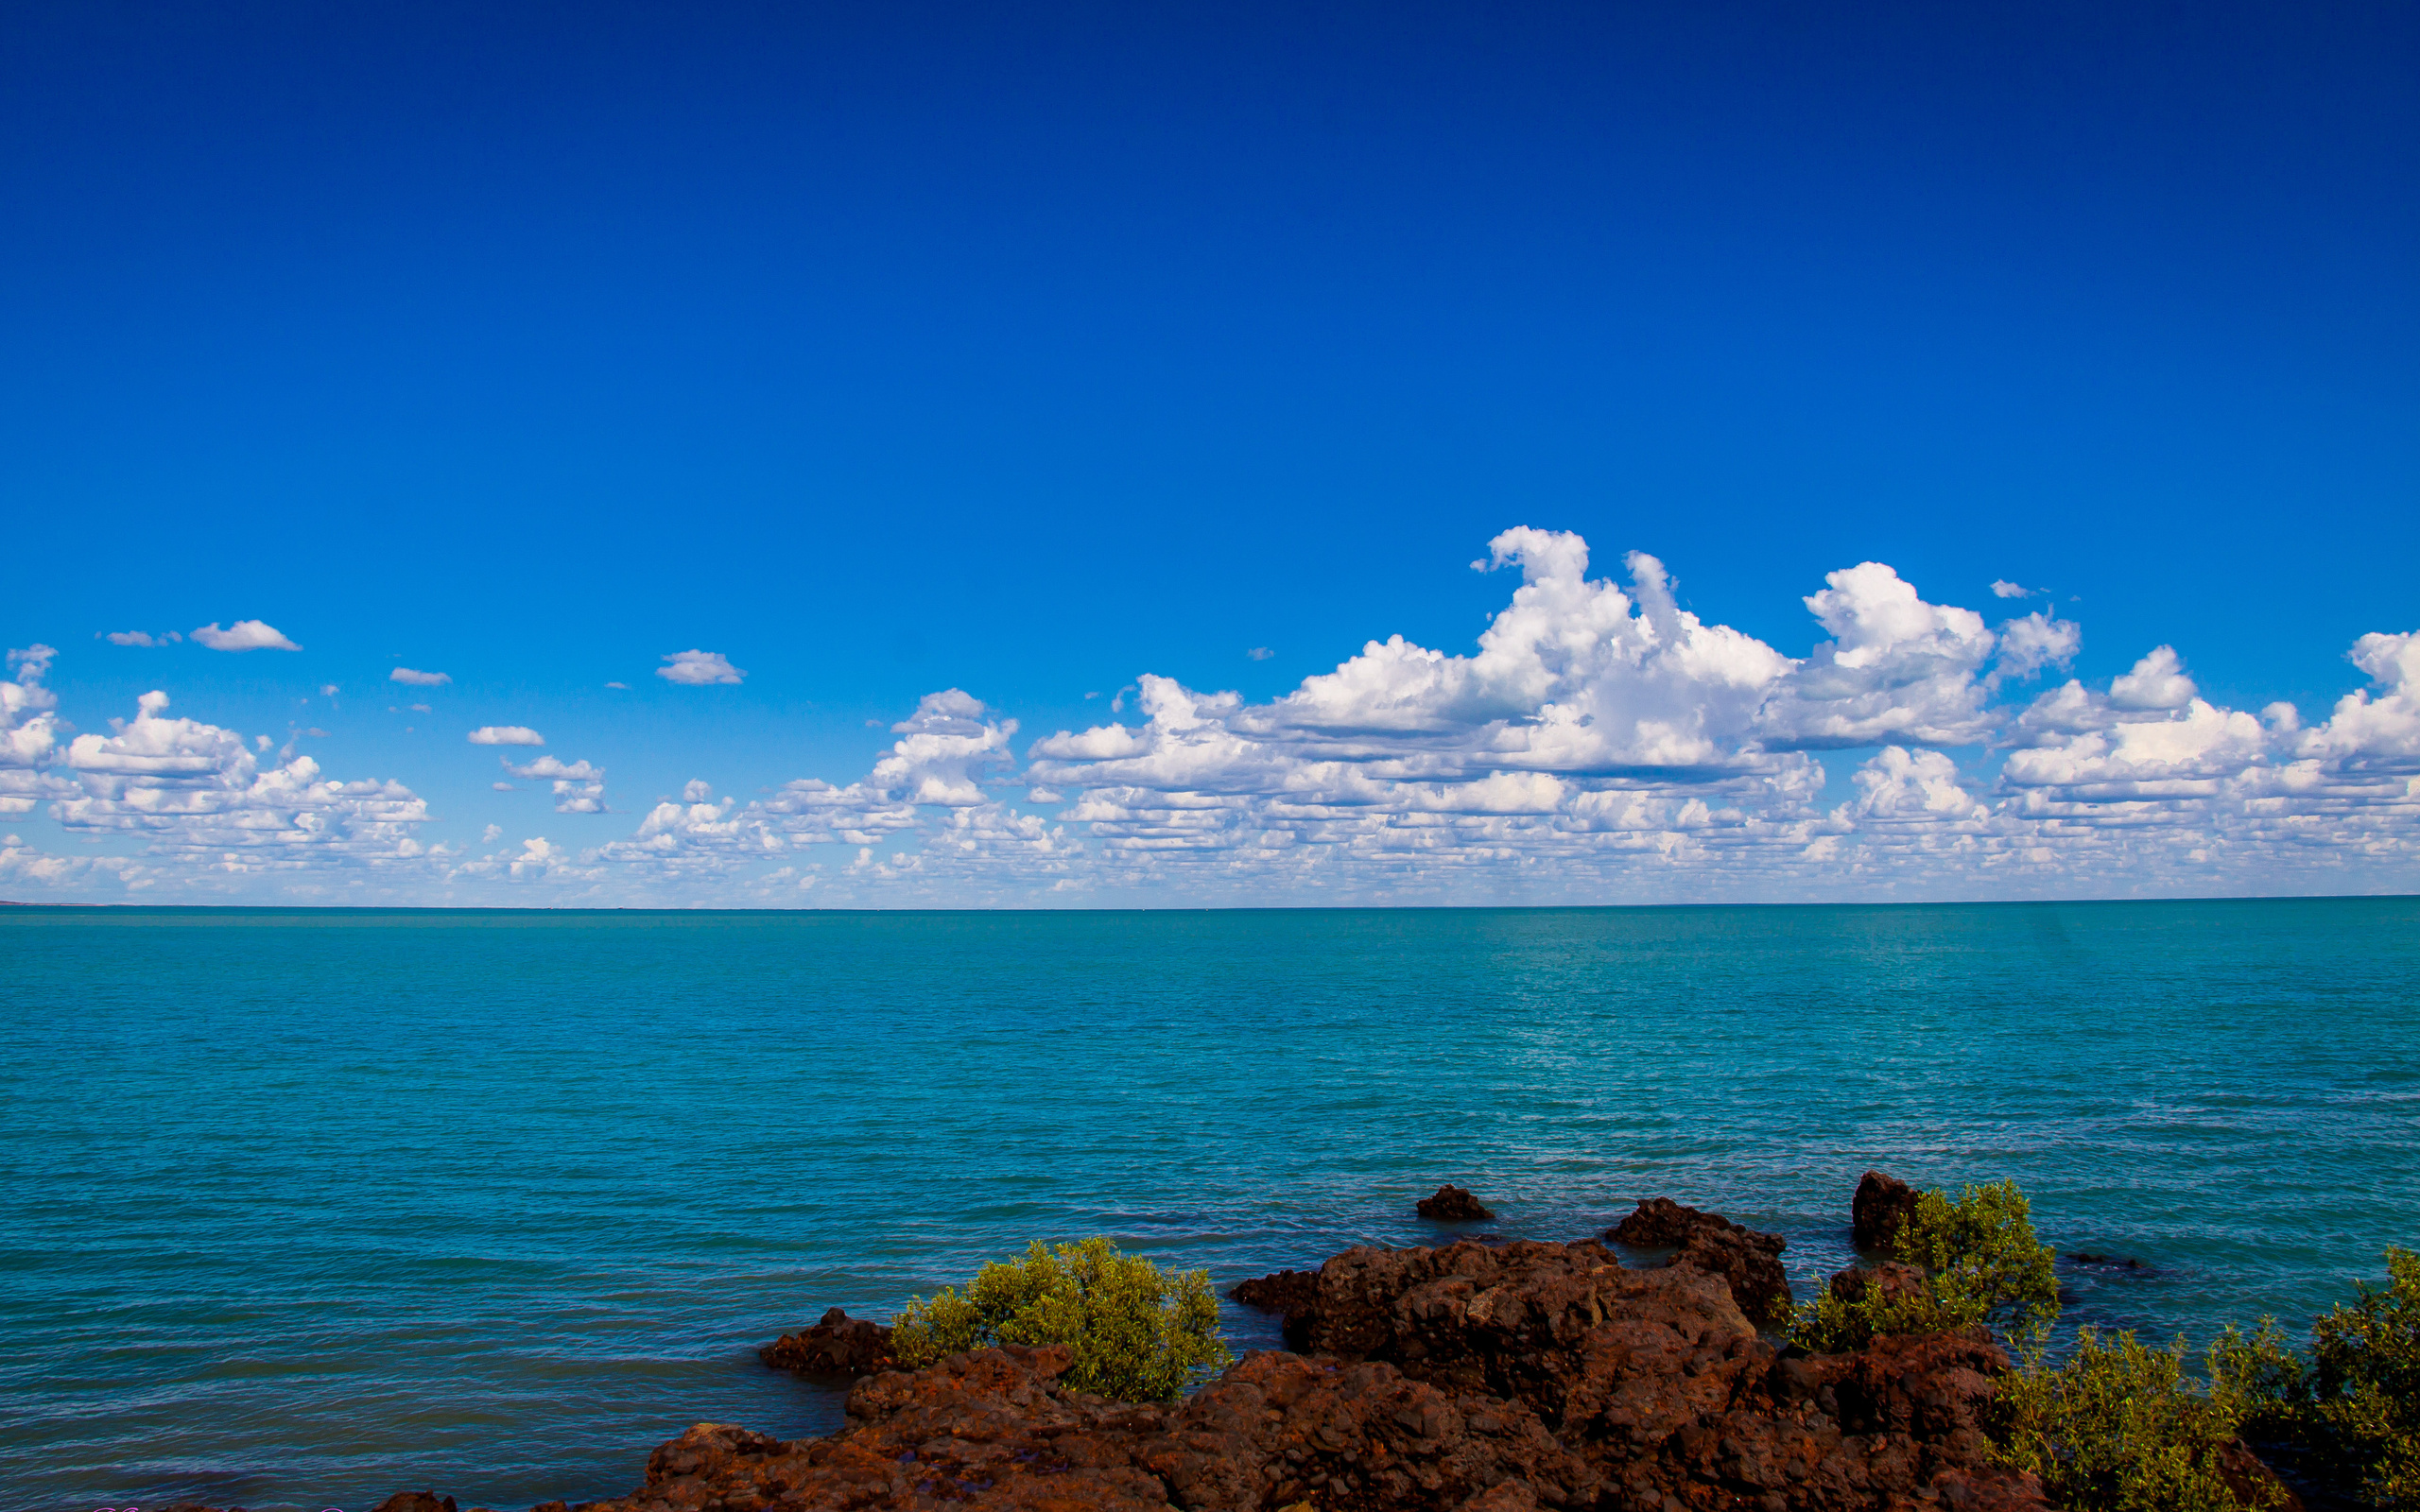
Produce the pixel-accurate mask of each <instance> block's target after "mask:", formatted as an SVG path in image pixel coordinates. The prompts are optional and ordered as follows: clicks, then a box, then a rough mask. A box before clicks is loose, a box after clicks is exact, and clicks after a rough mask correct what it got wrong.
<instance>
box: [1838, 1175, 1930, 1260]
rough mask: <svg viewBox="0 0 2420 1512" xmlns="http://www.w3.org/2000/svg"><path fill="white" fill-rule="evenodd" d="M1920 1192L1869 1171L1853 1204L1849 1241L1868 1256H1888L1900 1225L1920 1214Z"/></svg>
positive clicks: (1904, 1183) (1852, 1201) (1893, 1178)
mask: <svg viewBox="0 0 2420 1512" xmlns="http://www.w3.org/2000/svg"><path fill="white" fill-rule="evenodd" d="M1916 1196H1917V1193H1916V1189H1915V1188H1913V1187H1911V1186H1910V1185H1908V1183H1906V1182H1905V1181H1902V1180H1899V1179H1898V1178H1897V1177H1887V1176H1884V1175H1883V1174H1882V1173H1881V1172H1879V1171H1868V1172H1867V1173H1865V1177H1864V1179H1862V1180H1860V1181H1858V1184H1857V1195H1856V1197H1854V1198H1853V1199H1851V1201H1850V1203H1849V1242H1850V1243H1851V1244H1854V1245H1855V1246H1857V1247H1858V1248H1859V1249H1862V1250H1864V1251H1866V1252H1867V1253H1868V1254H1886V1253H1888V1252H1889V1251H1890V1248H1891V1246H1892V1243H1893V1240H1895V1239H1896V1238H1897V1237H1898V1233H1899V1229H1900V1226H1901V1225H1903V1224H1905V1223H1907V1222H1908V1221H1909V1220H1910V1219H1911V1218H1913V1217H1914V1216H1915V1215H1916Z"/></svg>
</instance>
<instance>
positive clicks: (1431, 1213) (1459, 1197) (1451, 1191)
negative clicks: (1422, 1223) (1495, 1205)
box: [1418, 1186, 1495, 1223]
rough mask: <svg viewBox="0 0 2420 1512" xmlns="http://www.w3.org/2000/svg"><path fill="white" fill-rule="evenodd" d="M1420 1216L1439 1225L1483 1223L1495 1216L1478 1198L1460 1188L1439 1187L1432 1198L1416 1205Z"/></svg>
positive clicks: (1429, 1197)
mask: <svg viewBox="0 0 2420 1512" xmlns="http://www.w3.org/2000/svg"><path fill="white" fill-rule="evenodd" d="M1418 1207H1419V1210H1420V1215H1421V1216H1422V1217H1424V1218H1431V1219H1434V1220H1436V1221H1437V1222H1439V1223H1485V1222H1487V1221H1488V1220H1489V1219H1491V1218H1493V1217H1495V1213H1494V1212H1492V1211H1489V1210H1488V1209H1487V1207H1486V1206H1485V1205H1484V1204H1482V1203H1481V1202H1480V1201H1479V1200H1478V1198H1477V1197H1474V1196H1472V1195H1471V1194H1469V1193H1467V1192H1465V1191H1463V1190H1462V1189H1461V1188H1460V1187H1452V1186H1446V1187H1439V1188H1438V1189H1437V1194H1436V1195H1434V1196H1427V1197H1423V1198H1421V1199H1420V1201H1419V1203H1418Z"/></svg>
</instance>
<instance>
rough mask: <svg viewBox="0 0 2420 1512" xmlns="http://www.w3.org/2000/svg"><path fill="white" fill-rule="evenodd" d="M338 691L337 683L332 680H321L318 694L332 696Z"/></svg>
mask: <svg viewBox="0 0 2420 1512" xmlns="http://www.w3.org/2000/svg"><path fill="white" fill-rule="evenodd" d="M338 691H339V690H338V689H337V685H336V684H335V683H333V682H322V683H320V697H322V698H333V697H335V696H337V692H338Z"/></svg>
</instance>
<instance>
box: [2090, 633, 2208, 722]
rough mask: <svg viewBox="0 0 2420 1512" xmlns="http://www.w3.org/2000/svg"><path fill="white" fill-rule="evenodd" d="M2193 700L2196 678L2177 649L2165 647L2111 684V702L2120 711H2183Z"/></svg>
mask: <svg viewBox="0 0 2420 1512" xmlns="http://www.w3.org/2000/svg"><path fill="white" fill-rule="evenodd" d="M2192 699H2193V679H2191V678H2188V677H2187V676H2186V675H2185V663H2184V662H2182V661H2181V660H2179V659H2178V657H2177V655H2176V648H2175V647H2174V646H2169V645H2163V646H2159V647H2157V648H2156V649H2154V650H2153V651H2152V654H2151V655H2149V656H2147V657H2145V658H2143V659H2142V660H2141V661H2140V662H2135V670H2134V671H2132V672H2129V673H2127V674H2126V675H2125V676H2124V677H2121V678H2117V679H2113V680H2112V681H2111V682H2110V684H2109V701H2110V702H2111V703H2112V704H2114V705H2115V706H2117V707H2118V708H2120V709H2182V708H2184V707H2185V706H2186V705H2187V704H2188V703H2190V702H2191V701H2192Z"/></svg>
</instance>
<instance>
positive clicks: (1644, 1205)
mask: <svg viewBox="0 0 2420 1512" xmlns="http://www.w3.org/2000/svg"><path fill="white" fill-rule="evenodd" d="M1605 1237H1606V1238H1608V1239H1611V1240H1613V1241H1614V1242H1615V1243H1616V1244H1618V1245H1628V1246H1632V1247H1633V1248H1634V1249H1674V1250H1677V1251H1679V1252H1678V1253H1677V1254H1675V1255H1673V1256H1672V1258H1671V1259H1670V1260H1668V1261H1667V1262H1666V1263H1667V1264H1670V1265H1679V1266H1683V1267H1685V1268H1687V1269H1690V1270H1700V1271H1703V1272H1705V1273H1706V1274H1707V1275H1710V1276H1720V1277H1721V1278H1722V1279H1723V1280H1726V1281H1728V1282H1730V1283H1731V1296H1732V1298H1733V1299H1734V1300H1735V1301H1737V1303H1738V1304H1739V1310H1740V1311H1741V1312H1743V1313H1745V1314H1748V1317H1749V1319H1750V1320H1751V1321H1753V1322H1755V1323H1757V1324H1760V1325H1762V1326H1764V1327H1766V1328H1775V1327H1778V1326H1780V1325H1781V1324H1782V1323H1784V1322H1786V1321H1787V1320H1788V1319H1789V1309H1790V1304H1791V1302H1792V1301H1793V1300H1794V1298H1793V1297H1791V1295H1790V1290H1789V1276H1788V1275H1787V1274H1785V1273H1784V1272H1783V1270H1782V1268H1781V1253H1782V1251H1783V1250H1784V1249H1786V1248H1788V1247H1789V1246H1788V1245H1787V1244H1786V1243H1785V1242H1784V1240H1783V1239H1782V1237H1781V1235H1779V1234H1767V1233H1759V1232H1757V1231H1756V1230H1755V1229H1749V1228H1745V1227H1743V1226H1741V1225H1739V1224H1736V1223H1733V1222H1732V1221H1731V1220H1730V1219H1728V1218H1725V1217H1723V1216H1722V1215H1721V1214H1720V1213H1714V1212H1701V1211H1698V1210H1697V1209H1695V1208H1687V1207H1683V1206H1682V1205H1681V1204H1680V1203H1677V1202H1675V1201H1673V1200H1672V1199H1671V1198H1669V1197H1650V1198H1646V1199H1643V1200H1642V1201H1641V1202H1640V1203H1639V1205H1638V1208H1637V1210H1636V1211H1634V1212H1632V1213H1631V1215H1630V1216H1629V1217H1627V1218H1624V1219H1623V1220H1622V1221H1621V1222H1620V1223H1618V1224H1616V1225H1615V1226H1614V1227H1613V1228H1611V1229H1607V1230H1605Z"/></svg>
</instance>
